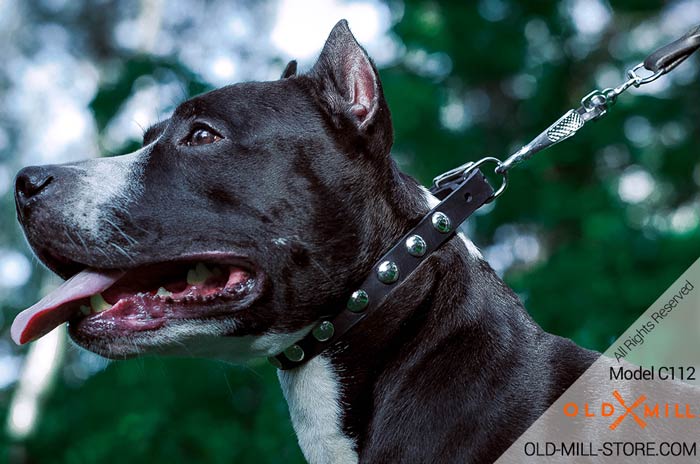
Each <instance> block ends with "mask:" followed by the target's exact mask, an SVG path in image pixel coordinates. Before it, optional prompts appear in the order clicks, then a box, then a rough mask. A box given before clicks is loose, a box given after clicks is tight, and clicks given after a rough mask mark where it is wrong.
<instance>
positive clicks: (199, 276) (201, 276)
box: [187, 263, 214, 285]
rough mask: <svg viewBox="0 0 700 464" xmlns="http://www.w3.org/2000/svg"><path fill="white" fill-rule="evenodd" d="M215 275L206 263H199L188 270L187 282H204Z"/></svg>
mask: <svg viewBox="0 0 700 464" xmlns="http://www.w3.org/2000/svg"><path fill="white" fill-rule="evenodd" d="M213 275H214V273H213V272H211V271H210V270H209V269H207V267H206V266H205V265H204V264H202V263H197V266H195V268H194V269H190V270H189V271H187V284H188V285H197V284H203V283H204V282H206V280H207V279H208V278H209V277H211V276H213Z"/></svg>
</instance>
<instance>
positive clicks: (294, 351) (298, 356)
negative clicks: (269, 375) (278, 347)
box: [284, 345, 304, 362]
mask: <svg viewBox="0 0 700 464" xmlns="http://www.w3.org/2000/svg"><path fill="white" fill-rule="evenodd" d="M284 355H285V356H286V357H287V359H289V360H290V361H293V362H299V361H301V360H302V359H304V350H303V349H302V348H301V347H300V346H299V345H292V346H290V347H289V348H287V349H286V350H284Z"/></svg>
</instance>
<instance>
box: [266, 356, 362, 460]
mask: <svg viewBox="0 0 700 464" xmlns="http://www.w3.org/2000/svg"><path fill="white" fill-rule="evenodd" d="M278 376H279V381H280V385H281V386H282V393H283V394H284V397H285V398H286V400H287V403H288V404H289V412H290V415H291V418H292V425H293V427H294V431H295V432H296V434H297V439H298V440H299V446H300V447H301V450H302V452H303V453H304V457H305V458H306V460H307V461H308V462H309V463H310V464H326V463H337V464H352V463H356V462H358V455H357V451H356V443H355V441H354V440H352V439H351V438H350V437H348V436H347V435H345V433H344V432H343V429H342V415H343V410H342V407H341V395H342V392H341V382H340V379H339V376H338V373H337V372H336V371H335V369H334V367H333V365H332V363H331V362H330V360H329V359H328V357H326V356H325V355H323V354H322V355H319V356H316V357H315V358H313V359H311V360H310V361H309V362H307V363H306V364H304V365H302V366H300V367H298V368H296V369H292V370H289V371H279V373H278Z"/></svg>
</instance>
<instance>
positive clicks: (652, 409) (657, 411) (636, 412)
mask: <svg viewBox="0 0 700 464" xmlns="http://www.w3.org/2000/svg"><path fill="white" fill-rule="evenodd" d="M612 397H613V400H614V401H613V400H611V401H602V402H601V403H600V404H599V405H595V404H593V405H592V404H591V403H584V404H582V405H580V404H578V403H574V402H570V403H566V404H565V405H564V408H563V412H564V415H565V416H566V417H570V418H574V417H584V418H591V419H592V418H596V417H609V418H612V422H611V423H610V425H608V428H609V429H610V430H615V429H617V428H618V427H619V426H620V425H621V424H622V423H623V422H634V423H636V424H637V426H639V428H641V429H644V428H646V426H647V423H648V422H649V421H650V420H652V419H668V420H686V419H697V418H698V416H697V415H696V414H695V413H693V412H692V411H691V408H690V404H687V403H685V404H682V403H649V402H647V396H646V395H640V396H638V397H637V398H636V399H635V400H634V401H632V402H630V401H626V400H625V399H624V398H623V397H622V395H621V394H620V392H619V391H617V390H613V392H612ZM628 419H629V420H628Z"/></svg>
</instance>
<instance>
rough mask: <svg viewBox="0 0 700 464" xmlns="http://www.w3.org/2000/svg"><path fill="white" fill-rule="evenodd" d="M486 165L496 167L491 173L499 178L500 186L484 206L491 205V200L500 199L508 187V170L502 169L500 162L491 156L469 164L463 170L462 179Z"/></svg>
mask: <svg viewBox="0 0 700 464" xmlns="http://www.w3.org/2000/svg"><path fill="white" fill-rule="evenodd" d="M486 163H494V164H495V165H496V168H495V169H494V170H493V172H494V173H496V174H499V175H500V176H501V185H500V186H499V187H498V189H496V191H495V192H493V195H491V197H489V199H488V200H486V201H485V202H484V204H487V203H491V202H492V201H493V200H495V199H496V198H498V197H500V196H501V194H502V193H503V192H505V191H506V187H508V169H507V168H506V167H504V165H503V163H502V162H501V160H499V159H498V158H494V157H493V156H487V157H485V158H481V159H480V160H479V161H476V162H473V163H471V165H470V166H468V167H467V168H466V169H465V170H464V177H466V176H467V175H468V174H469V173H470V172H472V171H473V170H474V169H477V168H478V167H479V166H481V165H483V164H486Z"/></svg>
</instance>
